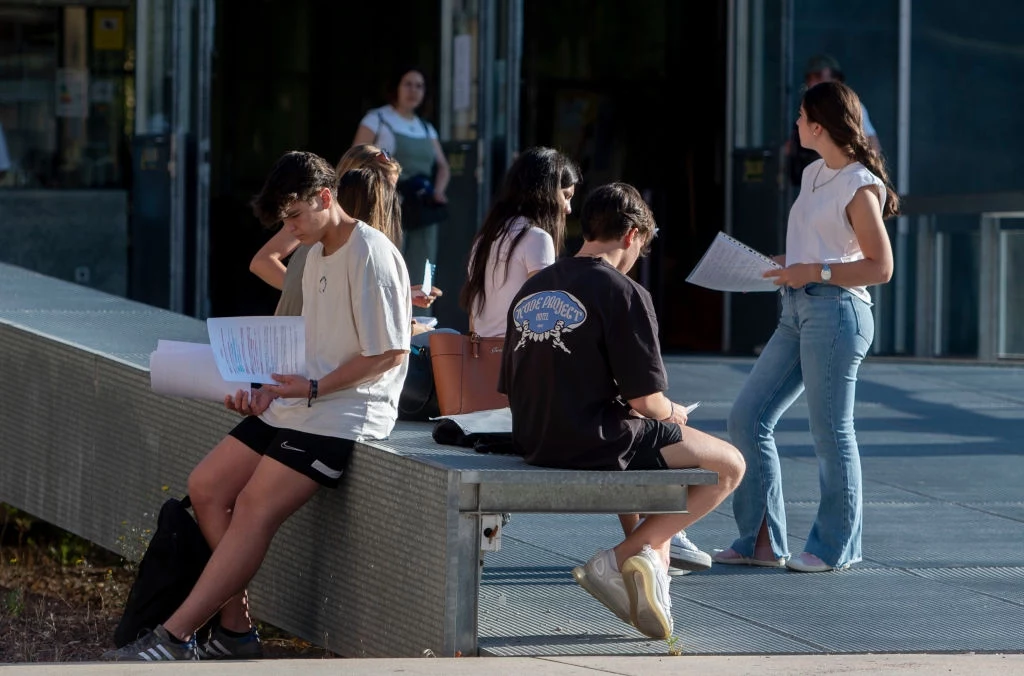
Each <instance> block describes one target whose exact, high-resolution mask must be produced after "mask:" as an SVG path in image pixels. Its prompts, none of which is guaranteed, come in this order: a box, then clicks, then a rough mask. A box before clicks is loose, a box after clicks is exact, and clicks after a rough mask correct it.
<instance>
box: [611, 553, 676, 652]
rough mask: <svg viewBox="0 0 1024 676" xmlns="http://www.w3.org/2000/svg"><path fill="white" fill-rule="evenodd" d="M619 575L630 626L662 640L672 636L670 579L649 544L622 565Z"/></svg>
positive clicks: (645, 634) (663, 565)
mask: <svg viewBox="0 0 1024 676" xmlns="http://www.w3.org/2000/svg"><path fill="white" fill-rule="evenodd" d="M622 578H623V579H624V580H625V581H626V592H627V593H628V594H629V606H630V617H631V618H632V620H633V626H635V627H636V628H637V629H639V630H640V633H642V634H643V635H644V636H649V637H651V638H661V639H665V638H668V637H670V636H671V635H672V628H673V623H672V598H671V597H670V596H669V593H668V586H669V583H670V582H671V578H669V576H668V571H667V570H666V569H665V564H663V563H662V562H661V558H660V557H659V556H658V554H657V552H655V551H654V550H653V549H651V546H650V545H644V548H643V549H642V550H640V553H639V554H637V555H636V556H631V557H629V558H628V559H626V561H625V562H624V563H623V564H622Z"/></svg>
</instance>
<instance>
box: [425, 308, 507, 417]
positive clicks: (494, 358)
mask: <svg viewBox="0 0 1024 676" xmlns="http://www.w3.org/2000/svg"><path fill="white" fill-rule="evenodd" d="M504 347H505V339H504V337H500V338H483V337H481V336H479V335H477V334H476V333H474V332H473V331H472V327H471V328H470V333H469V334H468V335H466V334H462V333H431V334H430V363H431V365H432V366H433V369H434V387H435V388H436V389H437V403H438V408H440V409H441V415H442V416H446V415H458V414H460V413H473V412H474V411H486V410H490V409H495V408H505V407H506V406H508V397H506V396H505V395H504V394H501V393H499V392H498V374H499V373H500V372H501V355H502V352H503V350H504Z"/></svg>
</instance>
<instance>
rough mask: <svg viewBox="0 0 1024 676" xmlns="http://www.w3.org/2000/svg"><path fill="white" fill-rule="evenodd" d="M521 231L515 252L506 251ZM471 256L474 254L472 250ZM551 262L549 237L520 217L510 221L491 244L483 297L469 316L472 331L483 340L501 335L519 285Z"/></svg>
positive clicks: (550, 240)
mask: <svg viewBox="0 0 1024 676" xmlns="http://www.w3.org/2000/svg"><path fill="white" fill-rule="evenodd" d="M524 228H526V229H527V231H526V234H525V235H523V238H522V239H521V240H519V244H518V245H517V246H516V248H515V250H514V251H512V252H509V247H511V245H512V241H513V240H514V239H515V238H516V237H517V236H518V235H519V233H520V232H522V231H523V229H524ZM510 253H511V255H510ZM473 255H474V256H475V255H476V251H475V250H474V251H473ZM554 262H555V242H554V240H553V239H551V235H549V234H548V233H546V232H544V231H543V230H541V229H540V228H536V227H533V226H531V225H530V222H529V221H528V220H526V218H524V217H523V216H519V217H518V218H516V219H515V220H514V221H512V224H511V225H510V226H509V228H508V233H507V235H506V236H505V237H503V238H502V239H499V240H498V241H497V242H495V243H494V244H492V245H491V251H490V252H489V255H488V259H487V273H486V277H485V278H484V292H485V293H486V294H487V296H486V300H485V301H484V306H483V308H481V309H480V311H479V312H475V313H474V315H473V330H474V331H476V332H477V333H478V334H480V335H481V336H484V337H485V338H487V337H493V336H504V335H505V322H506V319H507V317H508V309H509V307H510V306H511V305H512V300H513V298H515V295H516V293H518V292H519V289H520V287H522V285H523V282H525V281H526V280H527V279H528V278H529V276H530V274H531V273H534V272H537V271H538V270H541V269H543V268H546V267H547V266H549V265H551V264H552V263H554ZM470 264H472V259H471V261H470ZM506 270H507V271H508V278H507V279H506V277H505V273H506Z"/></svg>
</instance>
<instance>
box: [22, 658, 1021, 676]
mask: <svg viewBox="0 0 1024 676" xmlns="http://www.w3.org/2000/svg"><path fill="white" fill-rule="evenodd" d="M171 673H173V674H176V675H178V676H180V675H181V674H195V675H196V676H205V675H210V676H214V675H216V676H221V675H223V676H321V675H323V676H326V675H328V674H330V675H331V676H334V675H336V674H345V675H346V676H378V675H380V674H402V676H475V675H476V674H483V673H487V674H494V675H497V676H514V675H518V674H527V675H529V676H580V675H584V674H590V675H594V676H598V675H601V674H603V675H604V676H609V675H622V676H679V674H680V673H699V674H701V676H737V675H738V674H751V675H756V676H776V675H778V676H783V675H784V676H802V675H804V674H807V675H808V676H811V675H814V676H820V675H822V674H880V673H884V674H887V675H889V676H911V675H913V676H925V675H927V676H931V675H932V674H937V673H942V674H954V675H956V674H963V675H964V676H988V675H989V674H991V675H993V676H995V675H1002V674H1014V673H1017V674H1020V673H1024V655H834V656H810V655H781V656H774V657H759V656H728V657H725V656H723V657H639V656H637V657H621V656H620V657H613V656H609V657H547V658H538V657H484V658H461V659H457V658H447V659H416V658H413V659H393V660H385V659H380V660H368V659H362V660H345V661H344V662H339V661H338V660H264V661H262V662H236V663H210V662H202V663H198V662H192V663H187V664H186V663H177V664H175V665H173V666H172V665H170V664H167V663H164V664H150V663H141V664H140V663H123V664H97V663H92V664H62V665H53V664H34V665H24V666H18V665H15V666H7V667H3V674H4V676H57V675H58V674H60V675H63V674H70V675H71V676H108V675H111V676H142V675H146V676H151V675H154V674H164V675H165V676H166V674H171Z"/></svg>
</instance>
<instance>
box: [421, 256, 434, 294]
mask: <svg viewBox="0 0 1024 676" xmlns="http://www.w3.org/2000/svg"><path fill="white" fill-rule="evenodd" d="M436 268H437V266H436V265H434V264H433V263H431V262H430V261H429V260H427V262H426V263H424V264H423V287H422V290H423V293H424V295H427V296H429V295H430V292H431V291H433V290H434V271H435V269H436Z"/></svg>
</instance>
